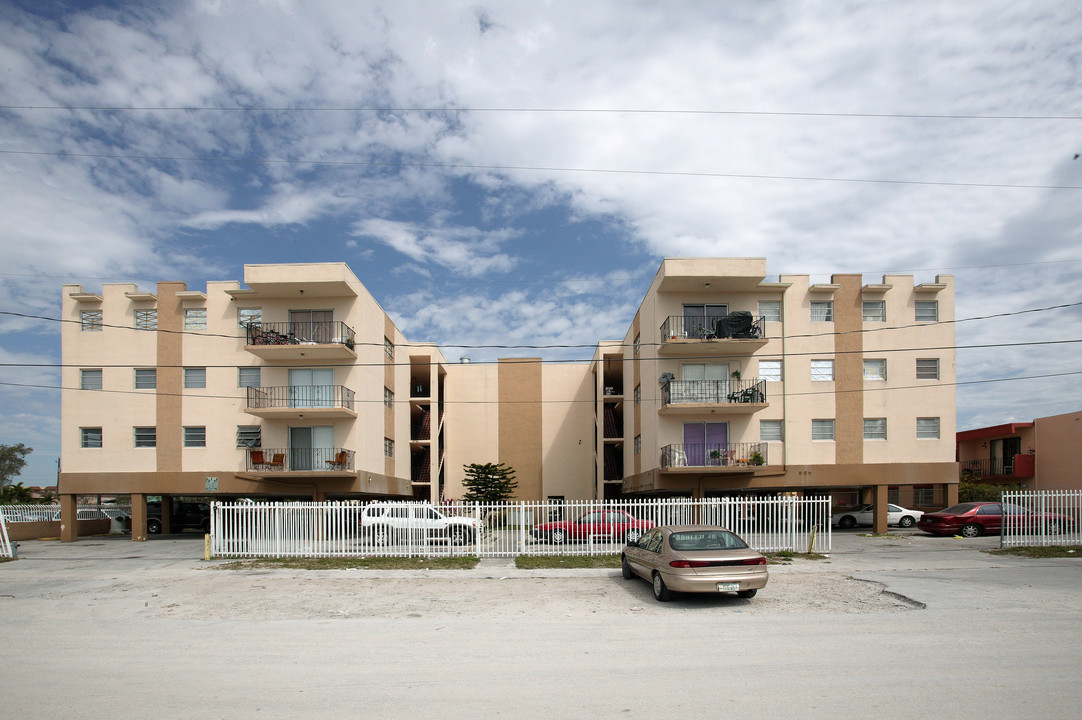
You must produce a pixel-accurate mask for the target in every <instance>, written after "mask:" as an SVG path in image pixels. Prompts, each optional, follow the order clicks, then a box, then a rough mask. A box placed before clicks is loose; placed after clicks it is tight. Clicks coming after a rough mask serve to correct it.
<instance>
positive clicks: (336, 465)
mask: <svg viewBox="0 0 1082 720" xmlns="http://www.w3.org/2000/svg"><path fill="white" fill-rule="evenodd" d="M347 462H349V450H341V451H339V452H338V453H336V454H335V456H334V460H328V461H327V465H329V466H330V467H329V468H328V469H330V470H345V469H346V463H347Z"/></svg>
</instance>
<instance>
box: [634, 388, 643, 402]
mask: <svg viewBox="0 0 1082 720" xmlns="http://www.w3.org/2000/svg"><path fill="white" fill-rule="evenodd" d="M641 402H642V385H636V386H635V404H636V405H638V404H639V403H641Z"/></svg>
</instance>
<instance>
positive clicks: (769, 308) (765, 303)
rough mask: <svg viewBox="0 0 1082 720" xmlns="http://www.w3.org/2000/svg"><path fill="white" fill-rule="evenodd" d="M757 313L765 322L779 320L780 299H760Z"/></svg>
mask: <svg viewBox="0 0 1082 720" xmlns="http://www.w3.org/2000/svg"><path fill="white" fill-rule="evenodd" d="M759 315H761V316H762V318H763V320H766V321H767V322H781V301H780V300H760V301H759Z"/></svg>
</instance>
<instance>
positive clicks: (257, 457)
mask: <svg viewBox="0 0 1082 720" xmlns="http://www.w3.org/2000/svg"><path fill="white" fill-rule="evenodd" d="M248 461H249V462H250V463H251V465H252V469H253V470H262V469H263V467H264V466H265V465H266V464H267V461H266V460H265V459H263V451H262V450H252V451H250V452H249V453H248Z"/></svg>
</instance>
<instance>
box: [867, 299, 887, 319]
mask: <svg viewBox="0 0 1082 720" xmlns="http://www.w3.org/2000/svg"><path fill="white" fill-rule="evenodd" d="M863 313H864V322H886V321H887V304H886V303H885V302H884V301H882V300H865V301H864V310H863Z"/></svg>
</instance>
